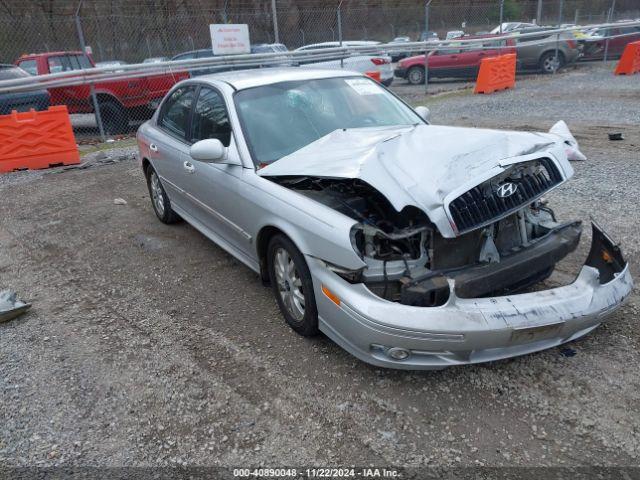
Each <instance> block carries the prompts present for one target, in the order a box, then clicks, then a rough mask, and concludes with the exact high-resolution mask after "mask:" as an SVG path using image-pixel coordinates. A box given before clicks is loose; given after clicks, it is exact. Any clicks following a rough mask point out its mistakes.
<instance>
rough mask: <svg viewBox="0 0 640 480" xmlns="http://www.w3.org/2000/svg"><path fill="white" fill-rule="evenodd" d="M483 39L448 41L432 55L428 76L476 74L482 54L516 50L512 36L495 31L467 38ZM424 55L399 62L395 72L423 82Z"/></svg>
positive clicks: (474, 75)
mask: <svg viewBox="0 0 640 480" xmlns="http://www.w3.org/2000/svg"><path fill="white" fill-rule="evenodd" d="M475 38H477V39H482V40H483V41H482V44H479V45H474V46H464V45H463V44H462V43H460V42H449V43H445V44H443V45H442V46H440V47H438V50H436V51H435V52H434V53H433V54H431V55H429V57H428V58H429V78H432V77H436V78H446V77H457V78H473V77H476V76H477V75H478V70H479V69H480V62H481V61H482V59H483V58H487V57H495V56H497V55H502V54H505V53H515V52H516V50H515V48H514V45H515V41H514V40H513V39H501V38H500V37H499V36H496V35H489V36H469V37H465V40H466V39H475ZM424 59H425V56H424V55H416V56H414V57H409V58H405V59H404V60H401V61H400V62H398V64H397V66H396V69H395V70H394V75H395V76H396V77H399V78H404V79H406V80H407V81H408V82H409V83H410V84H412V85H419V84H422V83H424V76H425V70H424V65H425V63H424Z"/></svg>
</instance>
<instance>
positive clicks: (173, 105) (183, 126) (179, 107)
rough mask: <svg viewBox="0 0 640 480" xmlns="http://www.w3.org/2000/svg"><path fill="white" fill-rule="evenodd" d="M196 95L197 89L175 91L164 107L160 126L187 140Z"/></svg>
mask: <svg viewBox="0 0 640 480" xmlns="http://www.w3.org/2000/svg"><path fill="white" fill-rule="evenodd" d="M195 93H196V91H195V87H191V86H188V87H182V88H178V89H177V90H174V92H173V93H172V94H171V96H170V97H169V98H167V100H166V101H165V103H164V105H163V106H162V111H161V112H160V117H159V119H158V125H160V127H162V128H164V129H165V130H167V131H168V132H170V133H172V134H173V135H175V136H176V137H179V138H181V139H186V136H187V130H188V127H189V116H190V115H191V105H192V104H193V99H194V97H195Z"/></svg>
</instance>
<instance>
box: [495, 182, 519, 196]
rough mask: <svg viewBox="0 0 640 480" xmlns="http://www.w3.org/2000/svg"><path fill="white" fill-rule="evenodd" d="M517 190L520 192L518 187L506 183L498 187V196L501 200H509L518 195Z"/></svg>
mask: <svg viewBox="0 0 640 480" xmlns="http://www.w3.org/2000/svg"><path fill="white" fill-rule="evenodd" d="M516 190H518V185H516V184H515V183H511V182H506V183H503V184H502V185H498V189H497V190H496V195H498V196H499V197H500V198H507V197H510V196H511V195H513V194H514V193H516Z"/></svg>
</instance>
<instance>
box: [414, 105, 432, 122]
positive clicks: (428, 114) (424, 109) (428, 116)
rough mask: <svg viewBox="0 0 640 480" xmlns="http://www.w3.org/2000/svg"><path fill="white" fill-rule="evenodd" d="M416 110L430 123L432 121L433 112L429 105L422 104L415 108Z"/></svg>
mask: <svg viewBox="0 0 640 480" xmlns="http://www.w3.org/2000/svg"><path fill="white" fill-rule="evenodd" d="M415 111H416V113H417V114H418V115H420V118H422V119H423V120H424V121H425V122H427V123H429V122H430V121H431V112H430V111H429V109H428V108H427V107H425V106H422V105H420V106H419V107H416V108H415Z"/></svg>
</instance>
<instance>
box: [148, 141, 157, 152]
mask: <svg viewBox="0 0 640 480" xmlns="http://www.w3.org/2000/svg"><path fill="white" fill-rule="evenodd" d="M149 150H151V151H152V152H157V151H158V146H157V145H156V144H155V143H151V144H150V145H149Z"/></svg>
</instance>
